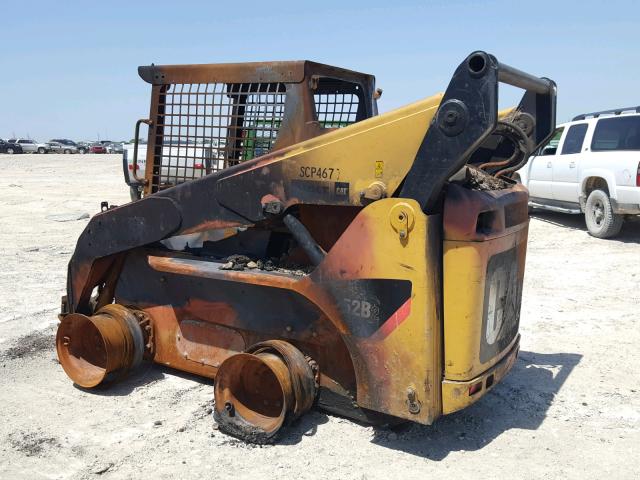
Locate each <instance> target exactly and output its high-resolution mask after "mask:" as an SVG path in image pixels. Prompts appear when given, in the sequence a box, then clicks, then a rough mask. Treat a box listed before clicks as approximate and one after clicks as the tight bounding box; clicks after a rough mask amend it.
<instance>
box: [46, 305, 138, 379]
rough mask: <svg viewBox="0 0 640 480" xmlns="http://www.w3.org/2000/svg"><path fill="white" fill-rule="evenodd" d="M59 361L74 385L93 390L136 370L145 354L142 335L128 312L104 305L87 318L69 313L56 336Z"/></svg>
mask: <svg viewBox="0 0 640 480" xmlns="http://www.w3.org/2000/svg"><path fill="white" fill-rule="evenodd" d="M56 349H57V351H58V359H59V360H60V364H61V365H62V368H63V369H64V371H65V373H66V374H67V375H68V376H69V378H71V380H73V381H74V382H75V383H76V384H77V385H79V386H81V387H85V388H92V387H95V386H97V385H99V384H100V383H102V382H103V381H104V380H108V379H112V378H117V377H119V376H122V375H124V374H126V373H127V372H128V371H129V370H130V369H132V368H135V367H136V366H138V365H139V364H140V362H141V361H142V356H143V354H144V336H143V333H142V329H141V328H140V326H139V324H138V320H137V319H136V317H135V315H134V314H133V312H132V311H131V310H129V309H128V308H125V307H123V306H121V305H115V304H114V305H107V306H105V307H103V308H101V309H100V310H99V311H98V313H96V314H95V315H92V316H90V317H88V316H86V315H82V314H80V313H72V314H70V315H67V316H66V317H64V318H63V319H62V322H61V323H60V325H59V326H58V333H57V335H56Z"/></svg>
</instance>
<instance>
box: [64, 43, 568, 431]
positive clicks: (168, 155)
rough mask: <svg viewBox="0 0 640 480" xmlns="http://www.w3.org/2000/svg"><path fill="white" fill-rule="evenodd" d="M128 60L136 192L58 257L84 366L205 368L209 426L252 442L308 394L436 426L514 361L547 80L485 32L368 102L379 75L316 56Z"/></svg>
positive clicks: (67, 315) (103, 378)
mask: <svg viewBox="0 0 640 480" xmlns="http://www.w3.org/2000/svg"><path fill="white" fill-rule="evenodd" d="M139 73H140V75H141V77H142V78H143V79H144V80H145V81H147V82H148V83H150V84H152V96H151V116H150V119H149V120H141V121H140V122H145V123H148V125H149V136H148V146H147V154H146V169H145V172H144V176H143V173H142V171H140V172H139V174H138V171H137V169H138V163H137V159H135V160H134V164H133V174H134V175H136V176H138V177H139V179H140V180H141V181H142V182H143V183H144V195H143V198H142V199H141V200H138V201H135V202H132V203H129V204H127V205H123V206H120V207H115V208H111V209H105V210H104V211H103V212H102V213H99V214H97V215H95V216H94V217H93V218H92V219H91V221H90V222H89V224H88V225H87V227H86V229H85V230H84V232H83V233H82V235H81V236H80V238H79V240H78V244H77V247H76V250H75V252H74V254H73V257H72V259H71V262H70V264H69V272H68V283H67V295H66V297H64V298H63V303H62V313H61V315H60V319H61V323H60V325H59V328H58V333H57V339H56V342H57V351H58V357H59V359H60V363H61V364H62V367H63V368H64V371H65V372H66V373H67V375H68V376H69V377H70V378H71V379H72V380H73V381H74V382H75V383H76V384H77V385H79V386H82V387H85V388H92V387H96V386H97V385H99V384H101V383H104V382H109V381H115V380H117V379H119V378H121V377H122V376H123V375H124V374H125V373H126V372H128V371H130V370H132V369H134V368H136V367H137V366H138V365H139V364H140V363H141V362H142V361H144V360H145V359H146V360H149V361H153V362H156V363H159V364H162V365H166V366H170V367H172V368H175V369H178V370H183V371H186V372H191V373H193V374H197V375H202V376H204V377H208V378H212V379H215V388H214V395H215V409H214V417H215V419H216V421H217V422H218V424H219V428H220V429H221V430H223V431H225V432H227V433H230V434H232V435H235V436H237V437H240V438H242V439H245V440H247V441H252V442H258V443H262V442H266V441H269V440H271V439H273V438H274V436H275V435H276V433H277V432H278V431H279V430H280V429H281V427H283V426H284V425H286V424H287V423H289V422H290V421H292V420H294V419H296V418H298V417H299V416H300V415H302V414H304V413H305V412H306V411H308V410H309V409H310V408H312V407H314V406H317V407H320V408H323V409H325V410H327V411H329V412H333V413H336V414H339V415H343V416H346V417H350V418H353V419H357V420H359V421H379V420H380V418H384V419H386V420H389V419H392V418H395V419H404V420H411V421H414V422H418V423H422V424H431V423H432V422H434V421H435V420H436V419H437V418H438V417H439V416H441V415H443V414H448V413H451V412H454V411H456V410H459V409H461V408H464V407H466V406H468V405H470V404H471V403H473V402H475V401H476V400H478V399H479V398H480V397H482V396H483V395H484V394H485V393H486V392H487V391H488V390H490V389H491V388H492V387H493V386H494V385H496V383H498V382H499V381H500V380H501V379H502V378H503V377H504V376H505V375H506V374H507V372H508V371H509V370H510V369H511V367H512V365H513V363H514V361H515V359H516V357H517V354H518V347H519V340H520V336H519V334H518V325H519V312H520V299H521V295H522V281H523V274H524V263H525V250H526V243H527V229H528V212H527V199H528V197H527V191H526V189H525V188H524V187H522V186H521V185H519V184H517V183H515V182H514V181H513V180H511V179H510V174H511V172H513V171H515V170H516V169H518V168H519V167H520V166H521V165H522V164H523V163H524V162H525V161H526V159H527V156H528V154H529V153H530V152H531V150H532V149H534V148H536V147H537V146H538V145H540V144H541V143H542V142H544V141H545V140H546V139H547V138H549V136H550V135H551V133H552V132H553V130H554V126H555V95H556V94H555V85H554V83H553V82H552V81H551V80H548V79H544V78H537V77H534V76H531V75H529V74H526V73H524V72H521V71H519V70H516V69H514V68H511V67H509V66H506V65H503V64H501V63H499V62H498V61H497V60H496V58H495V57H493V56H492V55H489V54H487V53H484V52H475V53H472V54H471V55H470V56H469V57H468V58H466V59H465V60H464V62H462V63H461V64H460V66H459V67H458V68H457V70H456V71H455V73H454V75H453V78H452V79H451V82H450V84H449V86H448V88H447V90H446V92H445V93H444V94H438V95H435V96H433V97H429V98H426V99H424V100H420V101H417V102H415V103H413V104H410V105H407V106H405V107H403V108H399V109H397V110H394V111H391V112H388V113H385V114H382V115H378V113H377V107H376V99H377V97H378V96H379V94H380V91H379V90H376V89H375V84H374V77H372V76H370V75H366V74H361V73H357V72H353V71H350V70H344V69H340V68H336V67H331V66H327V65H322V64H318V63H314V62H306V61H302V62H273V63H247V64H219V65H185V66H153V65H152V66H150V67H141V68H140V69H139ZM500 82H503V83H507V84H511V85H513V86H516V87H519V88H521V89H523V90H525V93H524V96H523V97H522V100H521V103H520V104H519V105H518V106H517V107H516V108H513V109H510V110H505V111H501V112H499V111H498V85H499V83H500ZM140 122H139V123H138V126H139V125H140ZM136 130H137V129H136ZM135 156H136V154H135V153H134V157H135Z"/></svg>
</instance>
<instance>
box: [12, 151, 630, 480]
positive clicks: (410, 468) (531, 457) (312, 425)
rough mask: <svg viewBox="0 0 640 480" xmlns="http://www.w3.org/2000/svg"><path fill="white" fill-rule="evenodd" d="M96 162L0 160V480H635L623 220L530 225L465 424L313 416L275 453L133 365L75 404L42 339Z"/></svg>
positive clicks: (172, 383) (152, 370)
mask: <svg viewBox="0 0 640 480" xmlns="http://www.w3.org/2000/svg"><path fill="white" fill-rule="evenodd" d="M121 165H122V164H121V159H120V158H119V157H118V156H111V155H84V156H80V155H73V156H65V155H42V156H41V155H14V156H6V155H0V259H1V260H2V265H1V268H0V304H1V305H2V308H1V309H0V405H1V407H0V408H1V411H2V417H1V418H2V421H1V422H0V478H2V479H23V478H25V479H29V480H36V479H41V478H65V479H66V478H70V479H91V478H97V477H100V478H105V479H119V478H158V479H167V478H295V479H307V478H336V479H338V478H339V479H344V478H353V479H376V478H384V479H388V478H390V477H395V478H402V479H413V478H434V475H438V476H439V477H440V478H442V477H443V476H444V475H447V476H452V477H454V478H469V477H471V476H473V477H475V478H524V479H529V478H536V479H537V478H563V479H567V478H580V479H590V478H594V479H595V478H598V479H601V478H612V479H632V478H640V393H639V389H640V374H639V372H640V349H639V348H638V345H640V327H639V323H638V322H639V321H640V318H639V313H638V312H639V309H640V262H639V260H640V222H638V221H636V222H632V223H629V224H626V225H625V227H624V229H623V232H622V234H621V235H620V237H619V238H617V239H614V240H598V239H595V238H592V237H590V236H589V235H588V234H587V233H586V231H585V228H584V221H583V220H582V218H581V217H572V216H566V215H561V214H552V213H534V214H533V217H532V221H531V226H530V235H529V251H528V259H527V271H526V276H525V286H524V298H523V307H522V308H523V310H522V321H521V333H522V346H521V348H522V353H521V356H520V358H519V360H518V362H517V364H516V366H515V367H514V369H513V371H512V372H511V374H510V375H509V376H508V377H507V378H506V379H505V380H504V382H503V383H501V384H500V385H498V386H496V388H494V389H493V390H492V391H491V392H490V393H489V394H488V395H487V396H485V397H484V398H483V399H482V400H481V401H479V402H478V403H476V404H475V405H474V406H472V407H471V408H469V409H467V410H465V411H462V412H459V413H457V414H453V415H450V416H448V417H445V418H442V419H441V420H439V421H438V422H437V423H436V424H435V425H433V426H430V427H425V426H419V425H408V426H403V427H401V428H396V429H394V430H388V429H381V428H374V427H371V426H366V425H359V424H356V423H353V422H350V421H348V420H345V419H342V418H338V417H335V416H331V415H327V414H325V413H323V412H319V411H314V412H312V413H310V414H308V415H306V416H305V417H303V418H302V419H301V420H300V421H299V422H297V423H296V424H295V425H294V426H293V428H291V429H290V430H289V432H288V434H286V435H285V436H284V437H283V438H282V439H281V440H280V442H279V443H277V444H276V445H272V446H264V447H256V446H251V445H245V444H243V443H240V442H238V441H236V440H234V439H232V438H229V437H227V436H225V435H223V434H222V433H220V432H219V431H217V430H215V429H214V423H213V419H212V416H211V415H210V412H211V407H212V395H213V386H212V384H211V382H209V381H202V380H201V379H199V378H196V377H191V376H188V375H184V374H181V373H179V372H175V371H172V370H170V369H167V368H162V367H159V366H153V365H146V366H145V367H144V368H142V369H141V370H140V371H138V372H137V373H136V374H135V375H134V376H132V377H129V378H128V379H127V380H126V381H125V382H123V383H120V384H119V385H117V386H115V387H113V388H111V389H107V390H98V391H95V392H88V391H84V390H81V389H78V388H76V387H74V386H73V385H72V383H71V382H70V381H69V380H68V379H67V377H66V376H65V374H64V372H63V371H62V368H61V367H60V366H59V364H58V363H57V360H56V355H55V351H54V344H53V336H54V331H55V324H56V322H57V318H56V314H57V313H58V309H59V303H60V296H61V295H62V294H63V293H64V288H65V277H66V266H67V262H68V260H69V257H70V255H71V253H72V251H73V248H74V245H75V241H76V238H77V237H78V235H79V234H80V232H81V231H82V229H83V228H84V226H85V225H86V223H87V219H86V218H85V219H79V220H70V221H64V222H63V221H60V220H68V219H71V218H78V217H82V216H83V215H82V214H84V213H88V214H91V215H93V214H95V213H96V212H98V211H99V209H100V201H102V200H109V202H111V203H114V204H119V203H123V202H126V201H128V197H129V195H128V191H127V188H126V186H125V185H124V183H123V180H122V166H121Z"/></svg>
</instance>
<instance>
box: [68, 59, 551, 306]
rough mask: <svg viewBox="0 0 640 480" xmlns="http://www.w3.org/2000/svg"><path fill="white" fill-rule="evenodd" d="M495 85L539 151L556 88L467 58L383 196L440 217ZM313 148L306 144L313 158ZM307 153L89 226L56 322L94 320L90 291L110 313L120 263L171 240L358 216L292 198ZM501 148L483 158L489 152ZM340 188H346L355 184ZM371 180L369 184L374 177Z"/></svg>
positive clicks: (309, 197)
mask: <svg viewBox="0 0 640 480" xmlns="http://www.w3.org/2000/svg"><path fill="white" fill-rule="evenodd" d="M499 82H504V83H508V84H511V85H514V86H517V87H520V88H522V89H524V90H526V93H525V95H524V97H523V99H522V101H521V103H520V105H519V106H518V109H517V110H516V112H515V122H516V123H517V122H518V121H521V122H523V123H524V124H525V126H526V127H527V129H528V132H527V133H528V134H529V136H530V137H531V138H532V141H533V143H534V144H535V145H536V146H537V145H539V144H541V143H542V142H544V141H545V140H546V139H547V138H548V137H549V136H550V135H551V134H552V133H553V129H554V126H555V84H554V83H553V82H552V81H551V80H548V79H544V78H536V77H533V76H531V75H528V74H526V73H524V72H521V71H519V70H516V69H514V68H512V67H509V66H506V65H503V64H501V63H499V62H498V61H497V60H496V59H495V57H493V56H492V55H489V54H487V53H485V52H474V53H472V54H471V55H469V57H467V58H466V59H465V60H464V61H463V62H462V63H461V64H460V66H459V67H458V68H457V69H456V71H455V73H454V75H453V77H452V79H451V82H450V83H449V86H448V88H447V90H446V92H445V94H444V96H443V97H442V100H441V101H440V104H439V106H438V108H437V113H435V115H434V116H433V120H432V122H431V124H430V125H427V126H426V130H425V131H424V137H423V140H422V142H421V144H420V146H419V148H418V150H417V153H416V155H415V158H413V160H412V161H411V162H410V163H409V164H408V165H407V168H406V170H405V171H404V176H403V178H402V181H401V182H400V184H399V185H397V186H396V187H397V188H393V189H392V190H391V191H390V192H389V194H390V195H393V196H399V197H402V198H409V199H413V200H416V201H417V202H418V203H419V205H420V206H421V208H422V209H423V211H424V212H425V213H435V212H437V211H438V210H439V208H441V206H440V203H441V202H440V200H441V198H442V193H443V190H444V188H445V185H446V183H447V181H448V179H449V178H450V177H451V176H452V175H454V174H455V173H456V172H457V171H459V170H460V169H461V168H462V167H463V166H464V165H465V164H466V163H467V162H469V161H470V159H471V157H472V155H473V154H474V152H476V151H478V150H479V149H480V147H482V146H483V145H484V144H485V142H486V141H487V140H488V139H489V137H490V136H491V135H492V134H493V133H494V131H495V130H496V127H497V124H498V113H499V112H498V84H499ZM384 117H385V116H384V115H382V116H379V117H376V118H375V119H369V120H366V121H365V122H372V123H371V125H372V127H371V128H379V129H381V131H384V130H383V129H385V128H387V127H388V126H389V125H391V126H392V125H393V120H392V121H389V122H388V123H384V122H383V120H384ZM376 122H377V123H376ZM353 128H356V127H349V128H346V129H342V131H341V132H332V133H328V134H325V135H326V138H327V139H329V138H332V139H341V138H346V137H348V136H349V133H350V130H351V129H353ZM363 128H364V127H363ZM523 130H524V128H523ZM329 135H333V136H332V137H329ZM322 138H325V136H323V137H322ZM315 140H317V139H312V140H308V141H307V143H309V142H311V143H310V146H311V147H312V148H318V147H317V145H318V142H317V141H316V142H315V143H313V142H314V141H315ZM391 141H393V140H391ZM494 143H495V142H494ZM499 144H500V142H498V144H497V145H498V146H499ZM305 145H306V143H305V142H303V143H298V144H295V145H292V146H289V147H285V148H282V149H279V150H276V151H273V152H271V153H269V154H267V155H263V156H261V157H258V158H255V159H252V160H247V161H245V162H243V163H240V164H238V165H234V166H231V167H229V168H226V169H224V170H222V171H220V172H216V173H213V174H211V175H208V176H205V177H203V178H200V179H198V180H194V181H191V182H187V183H182V184H179V185H176V186H174V187H172V188H169V189H166V190H162V191H159V192H156V193H154V194H153V195H149V196H146V197H145V198H143V199H141V200H139V201H136V202H133V203H130V204H127V205H123V206H120V207H117V208H114V209H111V210H108V211H105V212H102V213H99V214H97V215H96V216H94V217H93V218H92V219H91V221H90V222H89V224H88V225H87V227H86V229H85V230H84V232H83V233H82V235H81V236H80V238H79V240H78V243H77V247H76V250H75V252H74V254H73V257H72V259H71V261H70V263H69V269H68V278H67V282H68V283H67V300H66V305H65V304H63V311H62V314H68V313H83V314H87V315H90V314H92V313H93V310H94V306H92V305H91V302H90V300H91V295H92V292H93V291H94V288H95V287H99V288H100V289H101V292H102V293H101V295H100V297H99V302H98V305H97V307H98V308H99V307H100V306H103V305H104V304H108V303H111V302H112V300H113V288H114V287H113V286H111V285H110V284H112V283H115V280H117V275H118V272H117V265H118V259H119V257H121V256H122V255H125V254H126V253H127V252H129V251H131V250H133V249H136V248H138V247H142V246H145V245H150V244H154V243H156V242H159V241H160V240H163V239H165V238H168V237H171V236H175V235H181V234H186V233H192V232H198V231H203V230H210V229H223V228H229V227H240V226H242V227H245V226H251V225H256V224H260V223H264V222H267V221H271V222H273V221H274V218H276V219H279V218H281V217H282V215H283V214H284V212H285V211H286V210H287V209H288V208H289V207H292V206H295V205H299V204H306V203H308V204H323V205H352V206H362V205H363V199H362V197H361V196H357V195H354V194H353V192H351V194H349V195H348V197H346V196H344V195H329V196H324V197H323V196H319V194H318V192H317V190H313V189H311V190H306V191H305V190H299V189H298V190H295V194H293V193H292V192H293V189H292V184H293V182H294V181H295V179H293V178H292V176H291V172H290V165H289V164H290V163H292V161H291V159H292V158H293V157H292V156H294V155H298V152H300V151H301V150H304V147H305ZM498 146H495V145H494V146H492V147H491V148H489V150H490V151H495V150H496V149H497V148H498ZM347 153H348V152H347ZM485 156H486V155H485ZM489 157H491V154H489ZM345 161H346V159H345ZM372 161H373V159H372ZM147 164H148V165H149V162H148V163H147ZM341 180H344V182H347V185H348V182H349V181H351V180H352V179H350V178H344V179H341ZM371 180H372V181H375V178H373V176H372V179H371ZM354 181H355V180H354ZM274 205H275V209H274ZM63 303H64V302H63Z"/></svg>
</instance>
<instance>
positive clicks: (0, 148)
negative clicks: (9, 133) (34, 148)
mask: <svg viewBox="0 0 640 480" xmlns="http://www.w3.org/2000/svg"><path fill="white" fill-rule="evenodd" d="M0 153H8V154H9V155H13V154H14V153H24V150H22V147H21V146H20V145H19V144H17V143H9V142H7V141H5V140H2V139H1V138H0Z"/></svg>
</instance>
